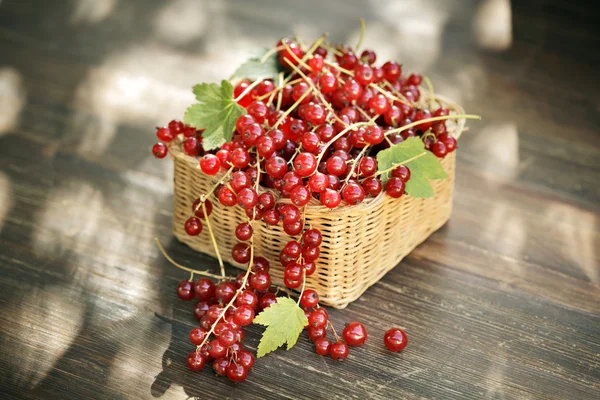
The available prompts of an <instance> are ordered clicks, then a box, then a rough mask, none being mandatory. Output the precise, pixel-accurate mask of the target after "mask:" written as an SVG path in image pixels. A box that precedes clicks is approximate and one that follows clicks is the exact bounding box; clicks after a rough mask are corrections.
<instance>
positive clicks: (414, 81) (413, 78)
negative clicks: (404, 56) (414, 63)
mask: <svg viewBox="0 0 600 400" xmlns="http://www.w3.org/2000/svg"><path fill="white" fill-rule="evenodd" d="M422 80H423V77H422V76H421V75H419V74H410V76H409V77H408V80H407V83H408V84H409V85H413V86H419V85H420V84H421V81H422Z"/></svg>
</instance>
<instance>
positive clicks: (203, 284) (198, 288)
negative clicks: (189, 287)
mask: <svg viewBox="0 0 600 400" xmlns="http://www.w3.org/2000/svg"><path fill="white" fill-rule="evenodd" d="M194 292H195V293H196V297H197V298H199V299H200V300H210V299H212V298H213V297H215V284H214V283H213V281H211V280H210V279H207V278H200V279H198V280H197V281H196V283H194Z"/></svg>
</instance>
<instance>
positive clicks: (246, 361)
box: [237, 350, 254, 369]
mask: <svg viewBox="0 0 600 400" xmlns="http://www.w3.org/2000/svg"><path fill="white" fill-rule="evenodd" d="M237 363H238V364H240V365H241V366H242V367H244V368H246V369H250V368H252V367H253V366H254V356H253V355H252V353H250V352H249V351H247V350H240V351H238V353H237Z"/></svg>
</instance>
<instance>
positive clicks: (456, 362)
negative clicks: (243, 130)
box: [0, 0, 600, 400]
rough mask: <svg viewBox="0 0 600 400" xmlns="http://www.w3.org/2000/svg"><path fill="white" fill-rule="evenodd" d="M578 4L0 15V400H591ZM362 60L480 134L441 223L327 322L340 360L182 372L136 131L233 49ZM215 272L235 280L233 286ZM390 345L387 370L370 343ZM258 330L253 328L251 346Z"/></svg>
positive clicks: (595, 127) (299, 351)
mask: <svg viewBox="0 0 600 400" xmlns="http://www.w3.org/2000/svg"><path fill="white" fill-rule="evenodd" d="M594 7H595V4H594V2H591V1H587V2H561V1H557V0H551V1H545V2H541V1H534V0H531V1H519V2H516V1H513V2H509V1H508V0H485V1H484V0H453V1H447V2H434V1H433V0H431V1H430V0H428V1H422V2H414V1H408V0H401V1H392V0H389V1H379V2H361V1H358V0H351V1H342V0H333V1H328V2H322V1H316V0H306V1H302V2H294V1H291V0H289V1H278V2H274V1H267V0H259V1H253V2H247V1H241V0H236V1H233V0H228V1H219V2H213V1H209V0H205V1H192V0H177V1H172V2H163V1H158V0H151V1H147V0H128V1H116V0H115V1H108V0H107V1H100V0H98V1H86V0H77V1H76V0H72V1H53V2H46V1H41V0H32V1H21V0H5V1H3V2H1V3H0V49H1V54H2V56H1V57H0V397H2V398H8V399H13V398H14V399H19V398H31V399H48V398H60V399H71V398H73V399H75V398H77V399H80V398H87V399H146V398H148V399H151V398H161V399H165V400H167V399H186V398H189V397H197V398H201V399H208V398H232V399H239V398H256V399H281V398H291V399H305V398H311V399H319V398H327V399H332V398H340V399H347V398H356V399H366V398H373V399H405V398H406V399H422V398H427V399H592V398H597V397H598V393H599V392H600V384H599V382H600V361H599V360H600V267H599V266H600V262H599V259H600V256H599V254H598V249H600V235H599V225H598V218H599V215H600V207H599V204H600V186H599V185H598V182H600V161H599V160H600V108H599V107H600V106H599V104H600V95H599V94H598V93H600V91H599V90H598V87H597V85H595V84H594V83H595V82H597V67H598V65H599V61H600V59H599V58H600V56H599V55H598V52H597V49H598V48H599V47H600V33H599V31H598V28H597V24H596V22H597V21H596V20H595V18H594V17H595V16H596V15H597V13H595V10H594ZM361 16H363V17H365V18H366V19H367V36H366V39H365V46H368V47H373V48H375V49H376V50H378V52H379V55H380V57H381V58H382V59H383V58H385V57H387V58H392V57H393V58H396V59H398V60H399V61H400V62H402V63H403V64H404V68H405V70H406V71H423V72H424V73H425V74H426V75H428V76H430V77H431V79H432V81H433V82H434V84H435V87H436V91H438V92H439V93H443V94H446V95H448V96H450V97H452V98H454V99H456V100H457V101H459V102H460V103H461V104H462V105H463V106H464V108H465V109H466V110H467V111H468V112H470V113H476V114H481V115H483V116H484V120H483V121H482V122H479V123H469V124H468V125H469V126H470V131H469V132H466V133H465V134H463V136H462V137H461V140H460V143H459V146H460V149H459V152H458V153H457V175H456V189H455V199H454V211H453V215H452V218H451V220H450V222H449V223H448V224H447V225H446V226H444V227H443V228H442V229H441V230H439V231H438V232H436V233H435V234H433V236H432V237H431V238H430V239H429V240H428V241H426V242H425V243H423V244H422V245H421V246H419V247H418V248H417V249H416V250H415V251H414V252H413V253H412V255H411V256H409V257H407V258H406V259H404V260H403V261H402V262H401V263H400V264H399V265H398V266H397V267H396V268H395V269H394V270H392V271H391V272H389V273H388V274H387V275H386V276H385V277H384V278H383V279H382V280H381V281H380V282H379V283H378V284H376V285H374V286H373V287H371V288H370V289H369V290H368V291H367V292H366V293H365V294H364V295H363V296H362V297H361V298H360V299H359V300H357V301H356V302H354V303H352V304H351V305H350V306H348V308H346V309H344V310H331V312H330V315H331V319H332V320H333V322H334V323H335V325H336V326H339V327H341V326H343V324H344V323H346V322H350V321H353V320H360V321H363V322H364V323H365V325H366V326H367V329H368V331H369V335H370V336H369V341H368V342H367V344H366V345H365V346H363V347H361V348H357V349H352V351H351V355H350V357H349V359H348V360H346V362H344V363H338V362H334V361H332V360H331V359H329V358H322V357H319V356H317V355H316V354H314V351H313V349H312V345H311V344H310V343H309V341H308V340H307V339H305V338H304V339H301V340H300V341H299V342H298V344H297V345H296V346H295V347H294V348H293V349H292V350H290V351H284V350H281V351H277V352H275V353H274V354H272V355H269V356H268V357H267V358H265V359H263V360H259V361H258V362H257V363H256V365H255V367H254V369H253V371H252V372H251V375H250V377H249V379H248V381H247V382H246V383H244V384H241V385H234V384H232V383H230V382H229V381H227V380H226V379H221V378H216V377H215V376H214V375H213V374H212V373H211V372H210V371H209V370H208V369H206V370H205V371H202V372H201V373H191V372H189V371H187V370H186V368H185V367H184V359H185V356H186V354H187V353H188V352H189V351H190V350H191V346H190V344H189V343H188V342H187V333H188V332H189V330H190V329H191V328H192V327H193V326H195V324H196V322H195V320H194V318H193V316H192V314H191V307H192V304H188V303H183V302H181V301H178V300H177V298H176V296H175V293H174V292H175V291H174V288H175V286H176V284H177V282H178V281H180V280H182V279H185V278H186V277H187V274H185V273H183V272H181V271H180V270H177V269H175V268H173V267H172V266H170V265H169V264H168V263H167V262H166V261H165V260H164V259H163V258H162V256H161V255H160V253H159V252H158V250H157V249H156V247H155V246H154V243H153V238H154V237H155V236H156V237H158V238H159V239H160V240H161V241H162V243H163V244H165V245H166V248H167V251H168V252H169V254H171V255H172V256H173V257H174V258H175V259H176V260H177V261H179V262H181V263H183V264H186V265H193V266H194V267H196V268H198V269H205V268H211V269H213V270H217V269H218V266H217V263H216V261H215V260H213V259H210V258H208V257H205V256H201V255H198V254H196V253H194V252H193V251H191V250H190V249H189V248H187V247H186V246H184V245H182V244H179V243H178V242H177V241H176V240H174V239H173V237H172V234H171V223H170V221H171V215H172V207H173V204H172V179H173V176H172V164H171V162H170V161H168V160H164V161H162V162H159V161H157V160H154V159H153V158H152V156H151V155H150V151H149V149H150V147H151V144H152V142H153V138H152V134H153V129H152V127H153V126H155V125H157V124H162V123H164V122H165V121H168V120H169V119H171V118H172V117H174V116H177V115H181V114H182V113H183V110H184V109H185V106H186V105H187V104H188V103H190V102H191V101H193V96H192V94H191V92H190V90H189V88H190V87H191V86H192V85H193V84H194V83H197V82H199V81H207V80H208V81H216V80H218V79H221V78H222V77H224V76H227V75H228V74H229V73H230V72H232V71H233V70H234V69H235V67H236V65H237V64H238V63H239V62H240V61H241V60H243V58H244V54H243V51H244V49H247V48H253V47H257V46H270V45H272V44H273V43H274V42H275V40H276V39H278V38H279V37H281V36H283V35H287V34H290V33H298V34H300V35H302V36H305V37H309V38H310V37H316V36H318V35H319V34H320V33H321V32H322V31H329V32H330V38H331V39H332V40H333V41H340V42H342V41H344V42H346V41H348V42H350V43H354V42H355V41H356V40H357V38H358V29H359V28H358V18H359V17H361ZM230 272H231V273H234V270H233V269H231V270H230ZM392 326H400V327H403V328H405V329H406V330H407V332H408V335H409V341H410V344H409V346H408V347H407V348H406V350H405V351H404V352H402V353H400V354H395V355H391V354H389V353H388V352H387V351H385V350H384V348H383V345H382V335H383V333H384V331H385V330H386V329H388V328H389V327H392ZM259 335H260V329H259V328H258V327H251V328H250V329H249V334H248V339H247V342H248V345H249V346H250V347H251V348H253V349H255V348H256V345H257V343H258V338H259Z"/></svg>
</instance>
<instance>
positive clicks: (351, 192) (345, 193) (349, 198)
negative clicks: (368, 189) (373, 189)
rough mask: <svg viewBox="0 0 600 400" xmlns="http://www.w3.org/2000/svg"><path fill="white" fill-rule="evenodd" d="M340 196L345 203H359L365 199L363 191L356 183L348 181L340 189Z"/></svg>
mask: <svg viewBox="0 0 600 400" xmlns="http://www.w3.org/2000/svg"><path fill="white" fill-rule="evenodd" d="M342 197H343V199H344V201H345V202H346V203H347V204H350V205H356V204H360V203H362V201H363V200H364V199H365V191H364V190H363V188H362V186H360V185H359V184H358V183H354V182H350V183H348V184H347V185H346V187H344V189H343V190H342Z"/></svg>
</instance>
